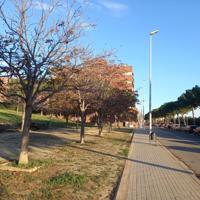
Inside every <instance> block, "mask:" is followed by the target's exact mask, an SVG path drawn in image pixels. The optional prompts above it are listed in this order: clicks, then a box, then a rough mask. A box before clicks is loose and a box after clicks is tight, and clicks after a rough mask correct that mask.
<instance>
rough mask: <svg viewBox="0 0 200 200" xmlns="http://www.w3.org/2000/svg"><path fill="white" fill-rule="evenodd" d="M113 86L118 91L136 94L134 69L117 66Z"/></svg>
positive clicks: (114, 67) (121, 65) (123, 65)
mask: <svg viewBox="0 0 200 200" xmlns="http://www.w3.org/2000/svg"><path fill="white" fill-rule="evenodd" d="M113 69H114V70H115V71H116V73H114V75H113V79H112V83H111V84H112V85H113V86H114V87H116V88H118V89H123V90H129V91H131V92H134V78H133V76H134V75H133V67H132V66H129V65H125V64H120V65H115V66H113Z"/></svg>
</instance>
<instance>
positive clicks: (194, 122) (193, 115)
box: [192, 108, 196, 125]
mask: <svg viewBox="0 0 200 200" xmlns="http://www.w3.org/2000/svg"><path fill="white" fill-rule="evenodd" d="M192 117H193V125H195V124H196V121H195V114H194V108H192Z"/></svg>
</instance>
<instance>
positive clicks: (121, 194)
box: [114, 132, 134, 200]
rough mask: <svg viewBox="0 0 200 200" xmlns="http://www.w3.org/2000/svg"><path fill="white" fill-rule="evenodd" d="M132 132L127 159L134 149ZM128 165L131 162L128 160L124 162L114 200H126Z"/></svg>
mask: <svg viewBox="0 0 200 200" xmlns="http://www.w3.org/2000/svg"><path fill="white" fill-rule="evenodd" d="M133 141H134V132H133V134H132V138H131V144H130V147H129V154H128V158H130V156H131V154H132V152H133V147H134V143H133ZM130 165H131V161H130V160H126V161H125V165H124V166H125V167H124V170H123V173H122V176H121V180H120V181H119V185H118V187H117V190H116V191H117V192H116V195H115V197H114V200H124V199H127V191H128V188H127V187H126V186H127V185H126V183H127V180H128V178H129V170H128V169H129V168H130Z"/></svg>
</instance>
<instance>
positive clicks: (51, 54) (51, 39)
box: [0, 0, 83, 101]
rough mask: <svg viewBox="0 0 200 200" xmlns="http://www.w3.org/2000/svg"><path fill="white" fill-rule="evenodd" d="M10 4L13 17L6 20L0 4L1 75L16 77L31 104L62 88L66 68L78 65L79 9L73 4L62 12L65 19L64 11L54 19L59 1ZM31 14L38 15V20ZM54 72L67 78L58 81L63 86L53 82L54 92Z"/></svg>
mask: <svg viewBox="0 0 200 200" xmlns="http://www.w3.org/2000/svg"><path fill="white" fill-rule="evenodd" d="M13 2H14V3H13V5H14V8H15V15H13V16H12V15H11V16H9V17H8V16H7V15H6V14H5V12H4V6H5V4H6V3H7V2H6V1H3V2H2V3H1V5H0V20H1V21H2V22H3V23H4V24H5V27H6V28H5V33H4V34H0V39H1V40H0V62H1V65H0V72H1V73H3V74H5V73H6V74H9V76H10V77H15V78H17V79H18V80H19V83H20V85H21V88H22V89H23V95H24V96H25V98H26V99H29V100H30V99H32V101H34V100H36V99H37V96H38V94H41V93H43V92H45V91H46V92H50V93H52V94H53V93H55V92H57V91H58V90H59V89H62V88H63V86H64V85H65V84H66V80H67V79H68V78H69V77H68V76H67V75H66V73H64V70H65V68H66V67H67V68H74V66H77V63H76V64H75V65H74V63H73V59H74V58H73V57H78V56H79V55H78V54H75V53H74V50H75V49H76V48H75V45H76V41H77V40H78V39H79V37H80V36H81V32H82V31H83V27H82V26H81V21H80V18H81V8H80V7H79V6H77V5H76V4H75V2H73V3H71V4H69V5H68V10H65V13H66V17H64V14H65V13H64V12H63V14H62V15H63V16H62V17H60V16H59V17H57V18H56V15H55V12H56V10H58V8H60V7H61V4H60V2H61V1H59V0H55V1H52V2H51V5H45V4H44V3H43V1H42V0H41V1H40V3H39V5H37V7H36V5H35V4H34V1H32V0H26V1H25V0H19V1H15V0H14V1H13ZM33 13H34V14H36V13H37V16H38V18H39V20H38V21H35V19H34V18H33V15H34V14H33ZM66 58H69V59H66ZM76 60H78V59H76ZM52 69H53V70H52ZM56 70H58V72H59V71H61V72H62V74H63V75H64V74H65V75H66V77H62V79H60V82H62V83H59V84H58V83H56V84H57V88H56V89H55V88H54V86H55V76H57V74H56V73H55V72H56ZM65 79H66V80H65ZM47 82H48V83H50V84H49V85H48V84H46V83H47ZM50 87H51V88H50ZM52 94H51V95H52ZM49 95H50V94H49ZM51 95H50V96H51ZM47 98H48V97H45V99H47Z"/></svg>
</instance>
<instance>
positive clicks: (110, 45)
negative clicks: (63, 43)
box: [7, 0, 200, 112]
mask: <svg viewBox="0 0 200 200" xmlns="http://www.w3.org/2000/svg"><path fill="white" fill-rule="evenodd" d="M61 1H63V3H66V0H61ZM77 1H78V2H80V3H82V2H83V1H85V0H77ZM86 1H87V2H86V3H85V7H84V10H85V17H84V18H83V21H84V22H85V23H88V22H92V23H95V24H97V26H96V28H95V29H94V30H90V29H89V30H88V31H87V32H86V36H85V39H84V41H85V42H86V43H90V44H91V46H92V47H93V48H94V49H95V51H96V52H97V53H98V52H102V51H103V50H105V49H108V50H110V49H115V50H116V55H117V58H118V59H119V60H120V61H121V62H122V63H126V64H129V65H132V66H133V71H134V78H135V89H136V90H137V89H139V88H141V87H142V89H141V90H140V91H139V93H140V99H142V98H143V96H144V100H145V111H146V112H148V68H149V32H150V31H153V30H155V29H159V30H160V32H159V33H158V34H157V35H155V37H154V39H153V108H156V107H158V106H160V105H161V104H163V103H165V102H167V101H172V100H176V98H177V97H178V96H179V95H181V94H182V93H183V92H184V91H185V90H186V89H190V88H192V87H193V86H195V85H200V0H86ZM43 2H44V6H45V8H48V6H49V5H48V3H49V2H50V0H44V1H43ZM34 3H36V8H37V9H40V5H39V3H38V1H37V0H34ZM7 9H9V10H10V6H8V7H7Z"/></svg>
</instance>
